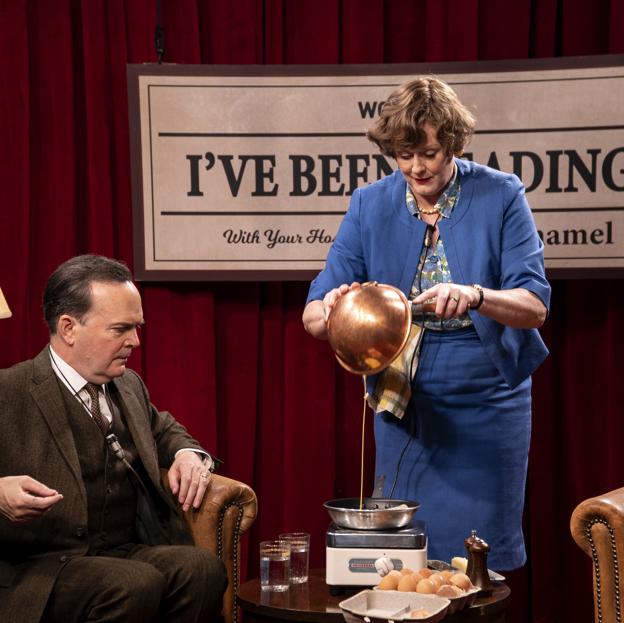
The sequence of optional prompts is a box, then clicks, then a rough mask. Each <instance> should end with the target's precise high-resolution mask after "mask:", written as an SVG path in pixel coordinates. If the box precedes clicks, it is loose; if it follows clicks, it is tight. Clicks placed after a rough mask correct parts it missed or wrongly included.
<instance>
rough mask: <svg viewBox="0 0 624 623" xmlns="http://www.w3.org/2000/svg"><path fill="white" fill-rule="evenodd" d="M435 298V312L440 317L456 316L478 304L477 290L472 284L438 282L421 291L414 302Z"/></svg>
mask: <svg viewBox="0 0 624 623" xmlns="http://www.w3.org/2000/svg"><path fill="white" fill-rule="evenodd" d="M432 298H435V299H436V303H435V313H436V315H437V316H439V317H440V318H457V317H459V316H461V315H462V314H465V313H466V311H467V310H468V309H470V308H472V307H476V306H477V305H478V304H479V291H478V290H477V289H476V288H473V287H472V286H464V285H460V284H457V283H438V284H437V285H435V286H433V288H429V289H428V290H425V291H424V292H421V293H420V294H419V295H418V296H417V297H416V298H415V299H414V301H413V302H414V303H424V302H425V301H428V300H429V299H432Z"/></svg>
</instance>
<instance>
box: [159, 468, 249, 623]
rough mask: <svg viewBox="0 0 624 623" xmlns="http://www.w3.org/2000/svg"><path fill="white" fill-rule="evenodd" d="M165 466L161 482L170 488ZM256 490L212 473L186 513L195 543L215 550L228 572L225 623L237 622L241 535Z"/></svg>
mask: <svg viewBox="0 0 624 623" xmlns="http://www.w3.org/2000/svg"><path fill="white" fill-rule="evenodd" d="M166 474H167V472H166V470H162V475H163V483H164V484H165V487H166V488H167V489H169V483H168V481H167V478H166ZM257 507H258V503H257V499H256V494H255V493H254V492H253V490H252V489H251V487H249V486H247V485H246V484H243V483H242V482H238V481H237V480H231V479H230V478H226V477H225V476H221V475H219V474H213V475H212V477H211V478H210V483H209V484H208V488H207V489H206V493H205V495H204V500H203V502H202V505H201V506H200V507H199V508H198V509H197V510H190V511H188V512H186V513H185V518H186V522H187V524H188V525H189V528H190V530H191V534H192V535H193V540H194V541H195V545H197V546H198V547H201V548H204V549H207V550H209V551H211V552H213V553H214V554H216V555H217V556H218V557H219V558H220V559H221V560H222V561H223V562H224V563H225V566H226V568H227V572H228V579H229V584H228V588H227V591H226V593H225V596H224V598H223V618H224V619H225V623H236V621H237V619H238V610H237V607H236V591H237V589H238V585H239V581H240V537H241V534H243V533H244V532H246V531H247V530H249V528H250V527H251V524H252V523H253V521H254V519H255V518H256V512H257Z"/></svg>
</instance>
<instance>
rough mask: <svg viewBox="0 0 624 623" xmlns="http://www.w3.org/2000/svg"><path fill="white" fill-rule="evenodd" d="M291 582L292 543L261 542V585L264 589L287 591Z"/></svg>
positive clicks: (279, 541)
mask: <svg viewBox="0 0 624 623" xmlns="http://www.w3.org/2000/svg"><path fill="white" fill-rule="evenodd" d="M289 582H290V543H289V542H288V541H281V540H278V541H262V542H261V543H260V587H261V588H262V590H263V591H280V592H281V591H287V590H288V585H289Z"/></svg>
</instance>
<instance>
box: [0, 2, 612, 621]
mask: <svg viewBox="0 0 624 623" xmlns="http://www.w3.org/2000/svg"><path fill="white" fill-rule="evenodd" d="M155 4H156V3H155V2H154V1H152V0H150V1H148V0H126V1H123V0H55V2H47V1H44V0H3V1H2V2H1V3H0V106H1V109H0V141H1V143H0V144H2V151H1V154H0V159H1V165H0V267H1V268H0V286H1V287H2V288H3V290H4V292H5V294H6V296H7V298H8V300H9V303H10V305H11V306H12V308H13V311H14V317H13V318H12V319H10V320H4V321H1V322H0V344H1V345H2V346H1V349H0V365H3V366H8V365H10V364H12V363H14V362H17V361H19V360H21V359H24V358H28V357H32V356H33V355H35V354H36V353H37V352H38V351H39V350H40V349H41V348H42V347H43V345H44V344H45V342H46V331H45V327H44V325H43V322H42V321H41V305H40V296H41V295H40V293H41V290H42V287H43V284H44V283H45V279H46V277H47V276H48V275H49V273H50V272H51V271H52V270H53V269H54V268H55V267H56V266H57V265H58V264H59V263H60V262H62V261H64V260H65V259H67V258H68V257H70V256H72V255H75V254H77V253H84V252H97V253H102V254H105V255H112V256H115V257H118V258H121V259H123V260H125V261H127V262H128V263H129V264H130V265H132V218H131V189H130V162H129V146H128V120H127V97H126V75H125V66H126V63H142V62H153V61H154V60H155V52H154V48H153V35H154V25H155ZM162 4H163V25H164V28H165V48H166V51H165V61H166V62H175V63H207V64H212V63H225V64H232V63H234V64H246V63H251V64H255V63H287V64H295V63H328V64H336V63H380V62H386V63H394V62H396V63H409V62H424V61H429V62H438V61H473V60H485V59H522V58H532V57H552V56H571V55H587V54H607V53H622V52H624V8H623V4H624V3H622V2H620V1H618V0H611V1H610V0H595V1H594V2H592V3H587V2H584V1H583V0H540V1H539V2H538V1H536V0H534V1H530V0H516V1H515V2H499V1H497V0H464V1H463V2H458V1H457V2H455V1H453V0H299V1H297V2H295V1H286V0H283V1H281V2H280V1H278V0H238V1H237V2H232V1H231V0H163V2H162ZM596 97H600V94H599V93H597V94H596ZM553 289H554V292H553V303H552V310H551V315H550V318H549V320H548V322H547V324H546V326H545V327H544V330H543V334H544V336H545V339H546V340H547V342H548V344H549V346H550V348H551V351H552V354H551V357H550V358H549V359H548V361H547V363H546V364H545V365H544V366H542V368H541V369H540V370H539V372H538V373H537V374H536V375H535V386H534V387H535V391H534V396H535V400H534V412H535V413H534V429H533V444H532V451H531V465H530V478H529V487H528V500H527V512H526V532H527V538H528V544H529V548H530V559H529V564H528V566H527V567H526V569H525V570H524V571H523V572H521V573H518V574H516V577H514V578H513V579H512V587H513V607H512V609H511V610H510V614H509V616H508V620H510V621H536V622H538V621H539V622H540V623H542V622H544V623H546V622H555V621H589V620H591V617H592V604H591V575H590V564H589V560H588V559H587V558H586V557H585V556H584V555H583V554H582V553H581V552H580V551H579V550H578V549H577V548H576V546H575V545H574V543H573V542H572V539H571V537H570V536H569V529H568V522H569V517H570V513H571V511H572V509H573V507H574V506H575V505H576V504H577V503H578V502H579V501H580V500H582V499H583V498H585V497H588V496H590V495H595V494H597V493H600V492H603V491H606V490H608V489H610V488H616V487H618V486H620V485H622V484H624V458H623V456H622V453H621V452H620V440H621V439H622V438H624V418H622V417H621V416H622V412H621V405H622V404H623V403H624V396H623V383H622V380H621V379H622V378H623V374H622V373H623V372H624V370H623V365H622V363H621V358H620V357H619V356H618V355H619V352H620V351H621V350H622V348H623V347H624V330H623V328H622V314H621V311H620V310H621V309H622V304H623V302H624V301H623V296H622V288H621V281H620V280H616V279H610V280H595V281H582V280H575V281H555V282H554V283H553ZM141 290H142V294H143V302H144V311H145V317H146V320H147V324H146V326H145V329H144V330H143V336H142V338H143V346H142V348H141V349H140V351H139V352H137V353H136V354H135V355H134V359H133V361H132V364H133V366H134V367H135V369H137V370H138V371H139V372H140V373H141V374H142V375H143V376H144V378H145V380H146V382H147V384H148V386H149V387H150V389H151V392H152V399H153V401H154V402H155V403H156V404H157V405H158V406H159V407H160V408H163V409H168V410H171V411H172V412H173V413H174V414H175V415H176V416H177V417H178V419H179V420H180V421H181V422H183V423H184V424H185V425H186V426H187V427H188V428H189V429H190V430H191V431H192V432H193V433H194V434H195V435H196V436H197V437H198V438H199V439H200V440H201V441H202V442H203V443H204V444H205V445H206V447H207V448H208V449H210V450H212V451H214V452H215V454H216V455H217V456H219V457H220V458H222V459H224V460H225V467H224V470H225V473H226V474H227V475H229V476H231V477H233V478H237V479H241V480H243V481H245V482H248V483H249V484H251V485H252V486H253V487H254V489H255V490H256V492H257V493H258V497H259V500H260V514H259V517H258V521H257V522H256V524H255V526H254V528H253V530H252V533H251V537H250V539H248V541H247V546H248V548H249V568H248V574H249V575H251V574H256V573H257V562H258V561H257V554H256V549H257V543H258V541H259V540H260V539H261V538H268V537H272V536H274V535H276V534H277V533H278V532H280V531H282V530H307V531H310V532H311V533H312V541H313V547H312V564H313V565H315V566H322V565H323V564H324V545H323V536H324V531H325V529H326V526H327V523H328V517H327V516H326V514H325V511H324V509H323V507H322V503H323V501H325V500H327V499H330V498H333V497H340V496H354V495H357V494H358V488H359V450H360V423H361V408H362V387H361V381H360V379H358V378H356V377H353V376H350V375H348V374H346V373H344V372H343V371H342V370H341V369H340V368H339V367H338V366H337V365H336V364H335V362H334V360H333V357H332V355H331V352H330V350H329V347H328V346H327V345H326V344H324V343H319V342H316V341H315V340H313V339H312V338H311V337H309V336H307V335H306V334H305V332H304V331H303V329H302V327H301V322H300V316H301V312H302V309H303V303H304V300H305V295H306V291H307V284H306V283H298V282H295V283H292V282H290V283H194V284H181V283H149V284H144V285H142V286H141ZM0 415H1V414H0ZM367 418H368V436H367V476H368V479H369V483H370V480H371V474H372V469H373V461H374V449H373V445H372V437H371V434H370V432H371V427H372V422H371V418H372V416H370V414H369V415H368V416H367ZM25 450H27V451H36V449H33V448H30V449H25ZM492 468H493V469H496V466H493V467H492ZM475 487H478V483H475ZM462 536H463V535H462ZM461 553H462V552H461V551H458V554H461Z"/></svg>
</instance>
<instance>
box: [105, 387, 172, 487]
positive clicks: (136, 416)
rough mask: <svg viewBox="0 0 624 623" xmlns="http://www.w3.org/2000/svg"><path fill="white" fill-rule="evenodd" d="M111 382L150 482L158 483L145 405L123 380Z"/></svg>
mask: <svg viewBox="0 0 624 623" xmlns="http://www.w3.org/2000/svg"><path fill="white" fill-rule="evenodd" d="M111 384H112V385H114V388H112V389H113V391H115V390H116V391H117V395H118V397H119V408H120V409H121V410H122V412H123V414H124V415H125V416H126V423H127V425H128V430H129V431H130V435H131V437H132V440H133V441H134V445H135V447H136V449H137V452H138V454H139V457H140V458H141V461H142V463H143V467H145V470H146V472H147V473H148V475H149V477H150V479H151V480H152V482H153V483H154V484H155V485H159V483H160V471H159V467H158V457H157V452H156V447H155V444H154V436H153V435H152V430H151V428H150V425H149V420H148V416H147V414H146V412H145V406H144V405H142V404H141V403H140V402H139V400H138V398H137V397H136V395H135V394H134V393H133V392H132V391H130V390H129V389H128V388H127V387H126V386H125V384H124V383H123V382H120V381H117V380H114V381H112V383H111Z"/></svg>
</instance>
